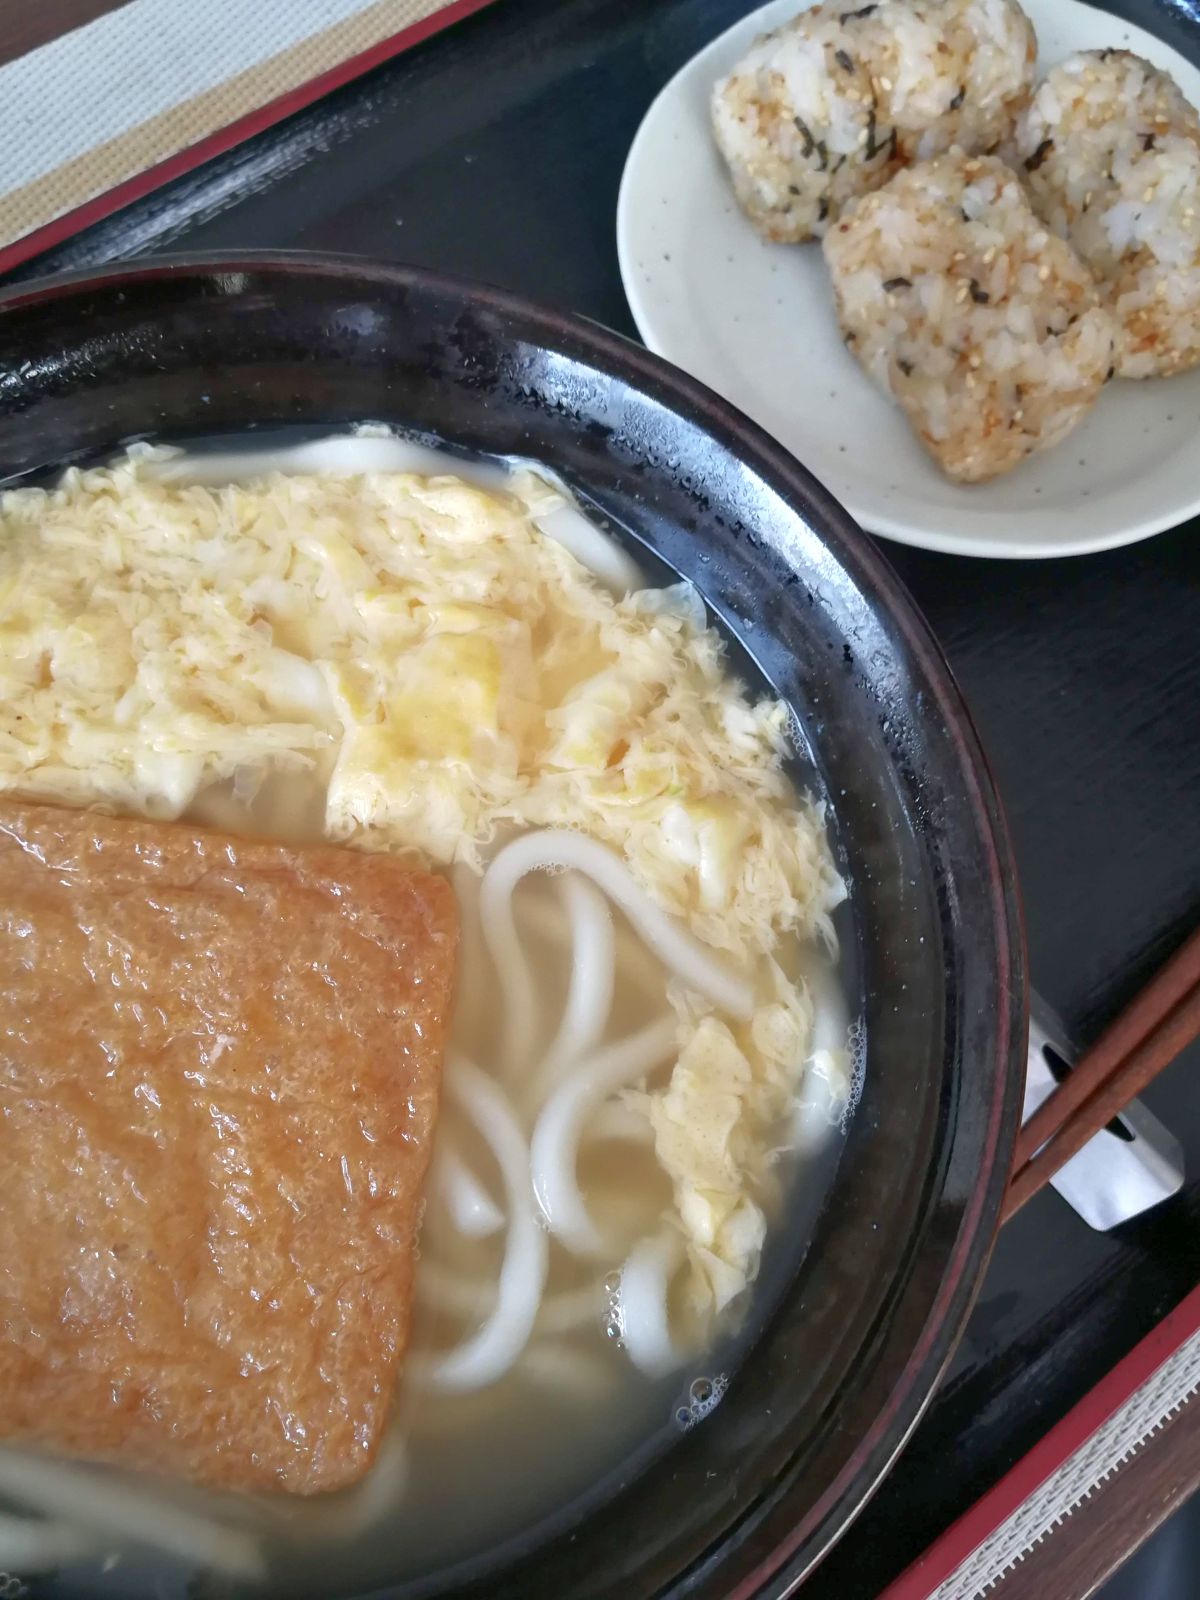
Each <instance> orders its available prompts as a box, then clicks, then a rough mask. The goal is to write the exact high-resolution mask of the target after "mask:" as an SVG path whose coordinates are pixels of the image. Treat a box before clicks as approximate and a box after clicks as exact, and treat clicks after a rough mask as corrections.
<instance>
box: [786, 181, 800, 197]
mask: <svg viewBox="0 0 1200 1600" xmlns="http://www.w3.org/2000/svg"><path fill="white" fill-rule="evenodd" d="M788 193H789V194H799V193H800V185H799V184H798V183H789V184H788Z"/></svg>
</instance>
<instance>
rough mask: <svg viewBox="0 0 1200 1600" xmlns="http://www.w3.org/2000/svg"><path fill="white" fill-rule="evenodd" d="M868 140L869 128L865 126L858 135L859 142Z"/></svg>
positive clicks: (862, 142)
mask: <svg viewBox="0 0 1200 1600" xmlns="http://www.w3.org/2000/svg"><path fill="white" fill-rule="evenodd" d="M866 142H867V129H866V128H864V129H863V130H862V132H861V133H860V134H859V136H858V143H859V144H866Z"/></svg>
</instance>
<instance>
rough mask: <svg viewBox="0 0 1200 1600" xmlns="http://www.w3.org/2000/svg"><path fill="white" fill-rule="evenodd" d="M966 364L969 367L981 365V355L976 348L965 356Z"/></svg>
mask: <svg viewBox="0 0 1200 1600" xmlns="http://www.w3.org/2000/svg"><path fill="white" fill-rule="evenodd" d="M967 365H968V366H969V367H981V366H982V365H983V357H982V356H981V355H980V354H979V351H978V350H973V351H972V352H971V354H970V355H969V356H968V357H967Z"/></svg>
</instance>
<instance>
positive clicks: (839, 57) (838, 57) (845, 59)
mask: <svg viewBox="0 0 1200 1600" xmlns="http://www.w3.org/2000/svg"><path fill="white" fill-rule="evenodd" d="M833 59H834V60H835V61H836V62H837V64H838V66H839V67H841V68H842V70H843V71H844V72H853V71H854V63H853V61H851V59H850V57H849V55H848V54H847V52H846V51H845V50H835V51H834V52H833Z"/></svg>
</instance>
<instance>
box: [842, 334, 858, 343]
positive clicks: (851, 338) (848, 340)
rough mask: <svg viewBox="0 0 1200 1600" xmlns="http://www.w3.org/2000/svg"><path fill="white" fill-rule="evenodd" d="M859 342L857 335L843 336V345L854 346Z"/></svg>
mask: <svg viewBox="0 0 1200 1600" xmlns="http://www.w3.org/2000/svg"><path fill="white" fill-rule="evenodd" d="M857 340H858V335H857V334H856V333H844V334H843V335H842V343H843V344H854V343H856V342H857Z"/></svg>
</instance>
